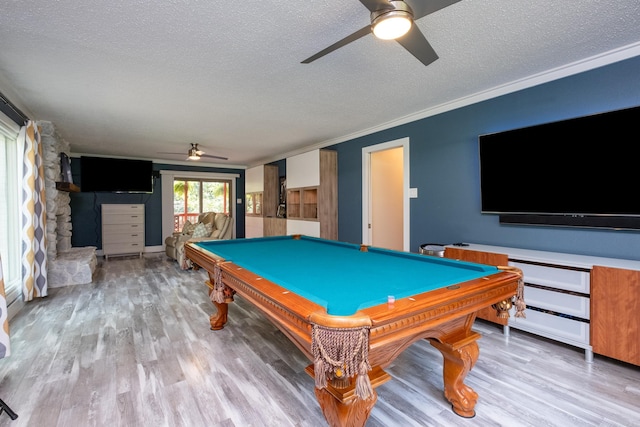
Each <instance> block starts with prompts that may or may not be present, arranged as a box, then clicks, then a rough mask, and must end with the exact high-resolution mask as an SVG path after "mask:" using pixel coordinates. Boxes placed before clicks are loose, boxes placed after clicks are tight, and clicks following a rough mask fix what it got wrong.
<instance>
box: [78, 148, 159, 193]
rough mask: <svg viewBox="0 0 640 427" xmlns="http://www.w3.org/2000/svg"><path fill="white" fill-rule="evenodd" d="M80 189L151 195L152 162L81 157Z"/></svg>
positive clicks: (84, 190)
mask: <svg viewBox="0 0 640 427" xmlns="http://www.w3.org/2000/svg"><path fill="white" fill-rule="evenodd" d="M80 188H81V189H82V191H83V192H113V193H152V192H153V162H151V161H148V160H130V159H113V158H107V157H88V156H82V157H80Z"/></svg>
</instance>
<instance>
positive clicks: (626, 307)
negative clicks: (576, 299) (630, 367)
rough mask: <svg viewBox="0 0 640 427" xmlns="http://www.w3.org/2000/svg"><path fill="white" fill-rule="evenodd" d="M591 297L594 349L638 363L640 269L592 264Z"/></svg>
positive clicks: (639, 362)
mask: <svg viewBox="0 0 640 427" xmlns="http://www.w3.org/2000/svg"><path fill="white" fill-rule="evenodd" d="M591 300H592V301H593V304H592V305H591V345H592V347H593V351H594V352H595V353H598V354H602V355H604V356H608V357H612V358H614V359H618V360H622V361H625V362H628V363H633V364H634V365H640V271H637V270H627V269H622V268H611V267H602V266H594V267H593V269H592V270H591Z"/></svg>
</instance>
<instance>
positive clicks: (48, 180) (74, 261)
mask: <svg viewBox="0 0 640 427" xmlns="http://www.w3.org/2000/svg"><path fill="white" fill-rule="evenodd" d="M38 126H39V127H40V131H41V140H42V156H43V159H44V170H45V192H46V194H45V197H46V203H47V207H46V212H47V218H46V223H47V258H48V271H47V277H48V282H49V287H51V288H55V287H60V286H67V285H80V284H86V283H91V280H92V277H93V272H94V271H95V269H96V266H97V259H96V247H95V246H87V247H82V248H73V247H71V235H72V224H71V204H70V202H71V196H70V193H69V191H67V190H69V188H68V186H66V187H65V190H59V189H58V186H57V185H56V182H60V181H61V167H60V153H65V154H67V155H69V153H70V148H69V143H68V142H67V141H65V140H64V139H62V137H61V136H60V135H59V134H58V133H57V131H56V129H55V126H54V125H53V123H51V122H46V121H39V122H38ZM61 188H62V187H61ZM71 191H73V188H71Z"/></svg>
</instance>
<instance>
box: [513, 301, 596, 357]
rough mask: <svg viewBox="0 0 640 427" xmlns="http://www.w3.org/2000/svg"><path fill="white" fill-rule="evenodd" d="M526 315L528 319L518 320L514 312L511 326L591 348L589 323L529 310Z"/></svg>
mask: <svg viewBox="0 0 640 427" xmlns="http://www.w3.org/2000/svg"><path fill="white" fill-rule="evenodd" d="M525 298H526V296H525ZM525 301H526V299H525ZM526 315H527V317H526V319H523V318H516V317H515V316H514V313H513V312H512V313H511V317H510V318H509V326H511V327H513V328H516V329H522V330H523V331H527V332H531V333H534V334H538V335H542V336H545V337H548V338H551V339H555V340H557V341H561V342H565V343H567V344H573V345H576V346H578V347H583V348H586V347H588V346H589V324H588V323H585V322H580V321H577V320H572V319H567V318H564V317H559V316H554V315H551V314H547V313H542V312H539V311H534V310H527V311H526Z"/></svg>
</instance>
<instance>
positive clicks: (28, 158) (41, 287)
mask: <svg viewBox="0 0 640 427" xmlns="http://www.w3.org/2000/svg"><path fill="white" fill-rule="evenodd" d="M18 142H19V143H20V145H22V146H23V147H24V151H23V152H24V157H23V158H24V160H23V173H22V200H21V203H22V204H21V207H20V216H21V218H22V232H21V237H22V296H23V298H24V301H31V300H32V299H34V298H36V297H45V296H47V233H46V212H45V207H46V203H45V188H44V163H43V159H42V144H41V142H40V130H39V128H38V126H37V125H36V123H35V122H34V121H31V120H29V121H28V122H27V124H26V125H25V126H23V127H22V128H21V129H20V133H19V134H18Z"/></svg>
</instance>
